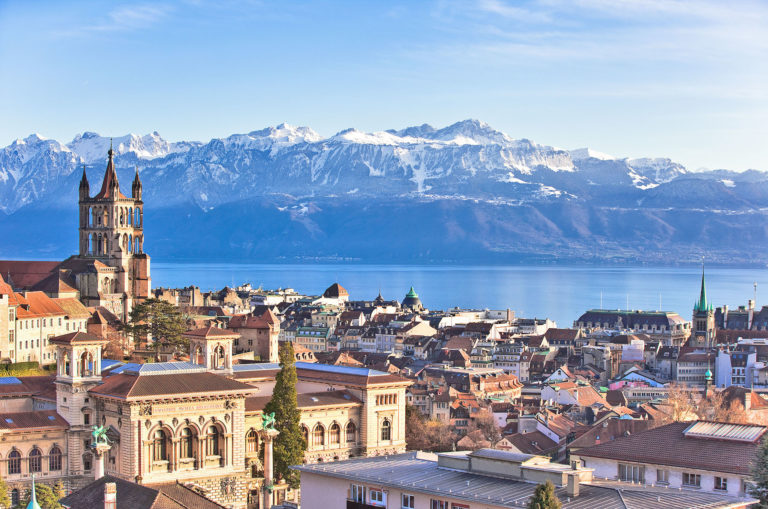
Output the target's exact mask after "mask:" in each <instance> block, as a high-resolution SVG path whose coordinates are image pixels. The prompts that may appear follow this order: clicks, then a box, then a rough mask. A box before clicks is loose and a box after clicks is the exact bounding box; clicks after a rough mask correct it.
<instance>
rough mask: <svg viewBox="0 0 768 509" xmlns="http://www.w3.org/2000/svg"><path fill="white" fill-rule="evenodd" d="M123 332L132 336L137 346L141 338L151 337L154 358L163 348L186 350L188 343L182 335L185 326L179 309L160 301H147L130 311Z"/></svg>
mask: <svg viewBox="0 0 768 509" xmlns="http://www.w3.org/2000/svg"><path fill="white" fill-rule="evenodd" d="M122 328H123V330H124V331H126V332H127V333H129V334H131V335H133V341H134V343H136V345H137V346H138V344H139V343H140V341H141V338H146V337H147V336H148V335H151V336H152V340H153V344H152V346H153V347H154V349H155V356H157V352H158V351H159V350H160V348H161V347H163V346H170V347H174V348H187V347H188V346H189V345H188V341H186V340H185V339H184V337H183V336H182V334H184V332H186V330H187V325H186V322H185V320H184V316H183V315H182V314H181V312H180V311H179V308H178V307H176V306H174V305H173V304H171V303H170V302H166V301H164V300H161V299H147V300H145V301H144V302H142V303H140V304H137V305H136V306H135V307H134V308H133V309H131V314H130V316H129V317H128V323H126V324H125V325H123V327H122Z"/></svg>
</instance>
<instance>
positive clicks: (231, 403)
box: [224, 399, 237, 410]
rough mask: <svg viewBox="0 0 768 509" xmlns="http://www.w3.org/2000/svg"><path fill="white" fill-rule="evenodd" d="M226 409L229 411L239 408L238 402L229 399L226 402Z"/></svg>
mask: <svg viewBox="0 0 768 509" xmlns="http://www.w3.org/2000/svg"><path fill="white" fill-rule="evenodd" d="M224 408H226V409H227V410H232V409H233V408H237V401H232V400H231V399H228V400H226V401H225V402H224Z"/></svg>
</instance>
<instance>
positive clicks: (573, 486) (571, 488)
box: [565, 474, 580, 498]
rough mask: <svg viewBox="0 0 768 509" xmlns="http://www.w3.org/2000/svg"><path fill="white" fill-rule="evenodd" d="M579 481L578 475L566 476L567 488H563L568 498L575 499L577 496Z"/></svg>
mask: <svg viewBox="0 0 768 509" xmlns="http://www.w3.org/2000/svg"><path fill="white" fill-rule="evenodd" d="M579 481H580V478H579V475H578V474H576V475H569V476H568V486H567V487H566V488H565V492H566V494H568V496H569V497H571V498H576V497H578V496H579Z"/></svg>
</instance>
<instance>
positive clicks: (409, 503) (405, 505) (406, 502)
mask: <svg viewBox="0 0 768 509" xmlns="http://www.w3.org/2000/svg"><path fill="white" fill-rule="evenodd" d="M400 506H401V507H402V509H414V508H415V507H416V500H415V497H414V496H413V495H406V494H405V493H403V496H402V503H401V504H400Z"/></svg>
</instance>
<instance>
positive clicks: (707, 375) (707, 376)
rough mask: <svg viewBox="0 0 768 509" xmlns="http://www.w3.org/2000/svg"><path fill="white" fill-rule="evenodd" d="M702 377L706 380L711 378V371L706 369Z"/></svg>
mask: <svg viewBox="0 0 768 509" xmlns="http://www.w3.org/2000/svg"><path fill="white" fill-rule="evenodd" d="M704 378H706V379H707V380H712V372H711V371H710V370H709V369H707V372H706V373H704Z"/></svg>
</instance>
